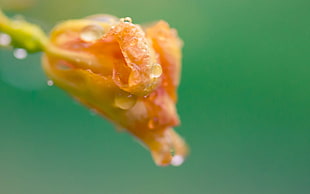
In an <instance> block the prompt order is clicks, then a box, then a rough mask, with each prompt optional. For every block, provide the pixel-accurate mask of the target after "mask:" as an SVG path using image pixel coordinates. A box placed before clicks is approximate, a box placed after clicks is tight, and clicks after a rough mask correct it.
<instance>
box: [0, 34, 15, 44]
mask: <svg viewBox="0 0 310 194" xmlns="http://www.w3.org/2000/svg"><path fill="white" fill-rule="evenodd" d="M11 41H12V39H11V36H10V35H8V34H5V33H0V46H9V45H10V44H11Z"/></svg>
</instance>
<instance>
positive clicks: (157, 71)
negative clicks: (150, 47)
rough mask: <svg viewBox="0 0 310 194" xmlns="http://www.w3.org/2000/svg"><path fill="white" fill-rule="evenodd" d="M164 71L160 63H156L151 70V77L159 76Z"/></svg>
mask: <svg viewBox="0 0 310 194" xmlns="http://www.w3.org/2000/svg"><path fill="white" fill-rule="evenodd" d="M162 73H163V70H162V68H161V65H160V64H158V63H157V64H154V65H153V67H152V70H151V75H150V76H151V78H159V77H160V76H161V74H162Z"/></svg>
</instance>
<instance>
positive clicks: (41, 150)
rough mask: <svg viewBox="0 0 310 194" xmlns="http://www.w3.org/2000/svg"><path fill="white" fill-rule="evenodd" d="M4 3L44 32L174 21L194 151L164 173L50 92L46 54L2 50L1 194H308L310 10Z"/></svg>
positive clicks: (301, 0) (223, 2)
mask: <svg viewBox="0 0 310 194" xmlns="http://www.w3.org/2000/svg"><path fill="white" fill-rule="evenodd" d="M0 2H1V3H2V6H3V7H4V8H6V13H7V14H9V15H10V16H13V15H15V14H20V15H23V16H24V17H26V18H27V19H28V20H30V21H33V22H35V23H37V24H39V25H41V26H42V27H44V29H46V30H50V29H51V27H52V26H53V25H55V24H57V22H59V21H62V20H66V19H69V18H80V17H84V16H87V15H91V14H96V13H109V14H114V15H117V16H120V17H124V16H131V17H132V18H133V20H134V22H135V23H144V22H150V21H156V20H158V19H165V20H167V21H169V23H170V24H171V26H173V27H175V28H177V29H178V31H179V34H180V36H181V37H182V39H183V40H184V43H185V44H184V49H183V51H184V58H183V72H182V84H181V86H180V88H179V96H180V97H179V103H178V109H179V113H180V116H181V118H182V125H181V126H180V127H178V128H177V131H178V132H179V133H180V134H182V136H183V137H185V139H186V140H187V141H188V143H189V145H190V147H191V155H190V157H189V158H188V160H187V161H186V162H185V163H184V165H182V166H181V167H177V168H176V167H166V168H160V167H157V166H155V165H154V164H153V161H152V159H151V157H150V155H149V153H148V152H147V151H146V150H145V149H144V148H142V147H141V146H140V145H139V144H138V143H136V142H135V140H134V139H133V138H132V137H131V136H129V135H128V134H126V133H118V132H116V131H115V130H114V127H113V126H112V125H111V124H110V123H109V122H107V121H106V120H103V119H102V118H100V117H99V116H96V115H94V114H92V113H91V112H90V111H89V110H87V109H86V108H84V107H82V106H81V105H79V104H77V103H75V102H74V101H73V100H72V99H71V98H70V97H68V96H67V94H66V93H65V92H63V91H61V90H60V89H58V88H56V87H48V86H47V84H46V78H45V75H44V73H43V72H42V70H41V68H40V54H34V55H29V56H28V57H27V58H26V59H24V60H19V59H16V58H14V57H13V54H12V51H10V50H4V49H1V50H0V193H1V194H99V193H100V194H102V193H104V194H158V193H160V194H188V193H191V194H205V193H207V194H293V193H294V194H308V193H310V119H309V115H310V23H309V21H310V11H309V10H310V1H309V0H295V1H289V0H260V1H259V0H257V1H255V0H234V1H231V0H191V1H187V0H169V1H167V0H156V1H142V0H130V1H125V0H111V1H108V0H87V1H81V0H66V1H64V0H53V1H50V0H1V1H0ZM0 6H1V4H0Z"/></svg>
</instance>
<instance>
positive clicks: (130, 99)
mask: <svg viewBox="0 0 310 194" xmlns="http://www.w3.org/2000/svg"><path fill="white" fill-rule="evenodd" d="M136 102H137V98H136V96H135V95H132V94H129V93H127V92H121V93H118V94H117V95H116V96H115V99H114V104H115V106H116V107H118V108H120V109H123V110H128V109H130V108H131V107H133V106H134V105H135V104H136Z"/></svg>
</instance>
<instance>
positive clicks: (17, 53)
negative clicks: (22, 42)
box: [13, 48, 28, 59]
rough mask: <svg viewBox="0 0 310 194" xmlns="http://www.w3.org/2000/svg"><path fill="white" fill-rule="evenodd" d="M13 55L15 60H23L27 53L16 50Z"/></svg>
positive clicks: (23, 50) (19, 49)
mask: <svg viewBox="0 0 310 194" xmlns="http://www.w3.org/2000/svg"><path fill="white" fill-rule="evenodd" d="M13 55H14V57H15V58H16V59H25V58H26V57H27V55H28V53H27V51H26V50H25V49H22V48H17V49H15V50H14V51H13Z"/></svg>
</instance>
